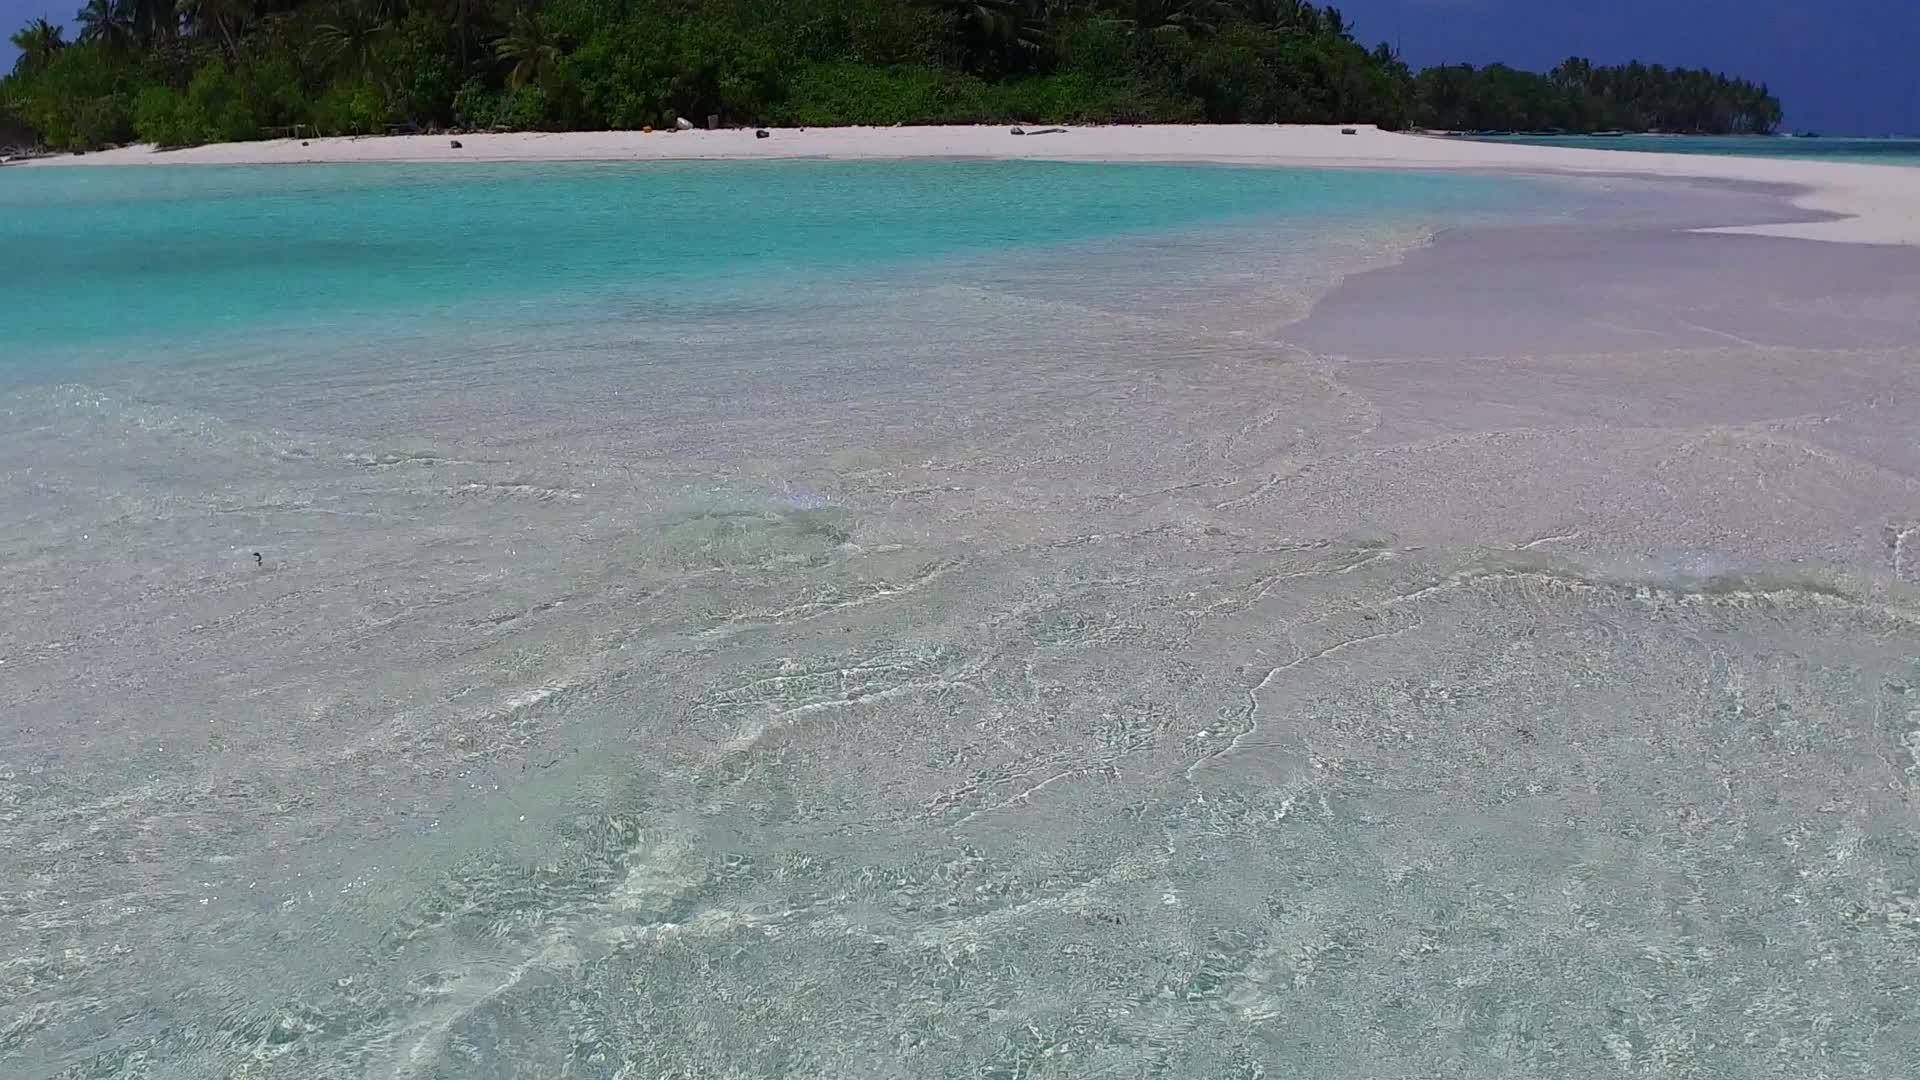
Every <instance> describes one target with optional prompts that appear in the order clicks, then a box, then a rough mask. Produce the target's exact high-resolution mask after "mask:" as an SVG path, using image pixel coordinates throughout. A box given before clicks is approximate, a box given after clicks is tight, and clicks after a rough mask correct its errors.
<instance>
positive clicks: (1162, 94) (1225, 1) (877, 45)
mask: <svg viewBox="0 0 1920 1080" xmlns="http://www.w3.org/2000/svg"><path fill="white" fill-rule="evenodd" d="M76 22H77V24H78V30H77V32H76V33H75V35H74V38H73V40H72V41H68V40H67V36H66V32H65V30H64V29H63V28H62V27H60V26H58V25H55V24H52V23H50V22H48V21H46V20H45V19H40V20H36V21H34V22H32V23H29V24H28V25H27V26H26V27H25V28H23V29H22V30H21V31H20V32H18V33H16V34H14V35H13V38H12V40H13V42H14V44H15V45H16V46H18V47H19V49H20V52H21V55H20V58H19V60H18V62H17V63H16V64H15V66H14V69H13V71H12V73H11V74H9V75H8V76H7V77H6V78H5V79H0V114H8V113H10V114H12V116H14V117H15V118H16V119H17V121H19V122H21V123H24V124H25V125H27V126H29V127H30V128H32V129H33V130H34V131H36V132H37V133H38V135H39V137H40V139H41V140H43V142H44V143H45V144H46V145H47V146H49V147H52V148H55V149H63V150H78V149H90V148H94V147H99V146H104V145H111V144H115V143H123V142H131V141H135V140H139V141H144V142H153V143H158V144H161V145H164V146H175V145H186V144H191V143H199V142H208V141H225V140H242V139H254V138H261V137H266V136H273V135H281V134H293V133H312V134H316V135H338V134H370V133H381V132H387V131H394V130H414V129H419V130H430V129H452V128H458V129H507V130H525V129H538V130H572V129H603V128H640V127H645V126H648V125H655V126H659V125H666V124H670V123H672V122H673V121H674V119H675V118H677V117H680V116H687V117H693V118H696V120H698V121H704V119H705V118H706V117H708V116H717V117H719V118H721V120H722V121H724V122H727V123H757V124H776V125H786V126H802V125H816V126H826V125H833V124H893V123H988V122H992V123H1001V122H1061V123H1097V122H1115V123H1141V122H1219V123H1228V122H1296V123H1341V122H1348V123H1350V122H1362V123H1377V124H1380V125H1381V126H1383V127H1389V128H1404V127H1408V126H1419V127H1426V128H1439V129H1450V130H1466V129H1564V130H1568V131H1590V130H1598V129H1620V130H1631V131H1645V130H1664V131H1676V132H1693V133H1725V132H1765V131H1771V130H1773V128H1774V127H1775V126H1776V125H1777V124H1778V123H1779V122H1780V104H1779V102H1778V101H1777V100H1776V99H1775V98H1774V97H1773V96H1772V95H1771V94H1770V93H1769V92H1768V91H1767V89H1766V87H1765V86H1756V85H1753V84H1751V83H1747V82H1745V81H1741V80H1735V79H1730V78H1727V77H1725V76H1722V75H1718V74H1714V73H1711V72H1706V71H1687V70H1670V69H1666V68H1662V67H1659V66H1644V65H1640V64H1630V65H1626V66H1624V67H1599V66H1594V65H1591V64H1589V63H1587V62H1586V61H1584V60H1569V61H1568V62H1566V63H1565V64H1562V65H1560V66H1559V67H1557V68H1555V69H1554V70H1553V71H1552V72H1550V73H1548V74H1545V75H1540V74H1534V73H1530V72H1523V71H1517V70H1514V69H1511V68H1507V67H1504V66H1501V65H1493V66H1490V67H1487V68H1481V69H1476V68H1472V67H1464V66H1457V67H1439V68H1431V69H1428V70H1426V71H1423V72H1420V73H1419V74H1418V75H1416V74H1414V73H1413V72H1412V71H1410V70H1409V69H1408V67H1407V66H1406V65H1405V64H1404V63H1402V62H1401V60H1400V58H1399V57H1398V56H1397V55H1396V54H1395V53H1394V52H1393V50H1391V49H1389V48H1387V47H1386V46H1385V45H1381V46H1379V47H1377V48H1373V49H1368V48H1366V47H1365V46H1363V45H1361V44H1360V43H1359V42H1358V41H1357V40H1356V38H1355V36H1354V34H1353V31H1352V28H1351V27H1349V26H1348V25H1347V22H1346V20H1345V19H1344V18H1343V17H1342V15H1341V13H1340V12H1339V10H1338V9H1337V8H1333V7H1330V6H1318V5H1315V4H1313V3H1311V2H1307V0H87V3H86V6H85V7H84V8H82V9H81V10H80V12H79V13H78V16H77V18H76ZM0 119H4V117H0ZM4 126H5V125H4V124H3V123H0V127H4Z"/></svg>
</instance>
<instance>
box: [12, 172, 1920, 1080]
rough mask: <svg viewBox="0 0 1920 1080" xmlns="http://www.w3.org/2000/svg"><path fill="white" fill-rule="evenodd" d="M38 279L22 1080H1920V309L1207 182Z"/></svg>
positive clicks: (115, 252) (724, 175) (1723, 210)
mask: <svg viewBox="0 0 1920 1080" xmlns="http://www.w3.org/2000/svg"><path fill="white" fill-rule="evenodd" d="M0 207H4V209H5V213H4V214H3V215H0V241H4V243H5V245H6V247H7V250H9V252H13V251H22V252H27V253H29V256H30V257H28V258H25V259H10V260H9V262H8V264H7V266H6V267H4V268H0V275H4V289H0V315H3V316H4V324H5V326H6V328H7V329H6V331H5V332H6V333H7V334H8V337H7V349H6V353H5V357H4V359H0V568H3V569H4V574H3V575H0V610H3V611H4V612H5V616H4V619H0V691H3V692H4V701H5V713H4V721H3V722H4V729H0V730H3V731H4V740H3V741H0V1074H4V1075H5V1076H7V1077H16V1076H17V1077H28V1078H50V1077H59V1078H63V1080H65V1078H72V1080H78V1078H82V1077H86V1078H109V1077H111V1078H134V1077H141V1078H147V1077H153V1078H161V1077H164V1078H201V1077H247V1078H279V1077H286V1078H309V1077H319V1078H325V1077H342V1078H344V1077H356V1078H358V1077H379V1078H421V1080H426V1078H443V1080H456V1078H458V1080H468V1078H507V1077H515V1078H535V1077H538V1078H587V1077H593V1078H609V1080H611V1078H624V1080H641V1078H645V1080H656V1078H663V1077H670V1078H696V1077H698V1078H715V1080H719V1078H728V1080H737V1078H816V1077H817V1078H852V1077H885V1078H893V1077H899V1078H906V1077H914V1078H921V1077H951V1078H962V1077H965V1078H987V1080H1015V1078H1020V1080H1027V1078H1040V1077H1061V1078H1065V1077H1076V1078H1077V1077H1157V1078H1180V1080H1186V1078H1193V1080H1202V1078H1205V1080H1214V1078H1235V1077H1238V1078H1247V1080H1252V1078H1256V1077H1267V1078H1276V1077H1291V1076H1313V1077H1352V1078H1360V1077H1380V1076H1394V1077H1416V1076H1417V1077H1462V1078H1467V1077H1472V1078H1484V1077H1516V1078H1518V1077H1615V1076H1622V1075H1641V1076H1671V1077H1682V1076H1685V1077H1730V1078H1731V1077H1738V1078H1743V1080H1744V1078H1753V1077H1794V1078H1802V1077H1814V1076H1823V1077H1899V1076H1905V1075H1910V1070H1911V1067H1912V1062H1914V1061H1916V1060H1920V1005H1917V1004H1916V1000H1917V999H1916V997H1915V988H1916V987H1915V980H1916V975H1915V972H1916V971H1920V834H1917V833H1916V821H1917V820H1920V819H1917V818H1916V808H1917V806H1920V804H1917V803H1916V799H1917V798H1920V599H1916V594H1915V589H1916V587H1920V422H1917V421H1916V419H1915V418H1916V417H1920V385H1917V383H1920V374H1917V373H1920V367H1917V366H1916V362H1917V361H1920V350H1917V349H1916V348H1915V345H1916V343H1920V332H1916V320H1917V319H1920V316H1916V315H1915V314H1914V311H1913V308H1912V305H1911V297H1912V296H1913V295H1915V291H1914V290H1915V289H1916V288H1917V287H1920V259H1916V258H1914V257H1911V255H1912V253H1906V252H1900V251H1897V250H1892V249H1886V250H1873V251H1870V250H1869V249H1852V248H1846V247H1840V246H1825V247H1821V246H1816V245H1806V244H1800V243H1798V242H1794V241H1775V240H1765V239H1761V238H1757V237H1744V236H1704V235H1689V234H1685V233H1682V232H1679V231H1676V230H1677V229H1678V228H1679V227H1680V226H1684V225H1688V224H1716V223H1726V222H1729V221H1732V220H1758V219H1762V218H1766V217H1767V216H1768V215H1774V216H1776V217H1777V216H1778V215H1779V214H1780V213H1781V210H1780V208H1779V207H1778V206H1776V205H1774V204H1772V203H1770V202H1768V201H1767V200H1765V199H1764V198H1762V197H1760V196H1753V195H1741V194H1735V193H1726V192H1709V191H1704V190H1698V189H1690V188H1689V189H1674V190H1665V189H1653V188H1645V187H1635V186H1632V185H1629V184H1626V183H1625V182H1615V181H1607V182H1605V183H1604V184H1593V183H1585V182H1583V183H1582V184H1580V185H1574V184H1572V182H1569V181H1552V182H1547V181H1538V182H1536V181H1521V180H1495V179H1490V178H1484V177H1426V176H1412V175H1387V174H1360V175H1355V174H1347V173H1338V172H1329V173H1294V172H1284V171H1256V170H1240V169H1212V168H1191V169H1182V168H1171V167H1153V168H1148V167H1107V166H1038V165H983V164H958V163H955V164H940V165H914V166H904V165H875V166H858V167H856V166H845V165H818V164H797V165H780V166H774V165H756V166H750V167H739V168H713V167H697V168H696V167H668V168H644V169H633V168H623V167H611V166H586V167H571V168H567V167H527V166H503V167H477V168H471V169H469V168H466V167H459V168H447V169H444V170H438V171H435V170H415V169H401V168H394V169H363V170H355V169H338V170H335V169H321V168H314V169H298V170H294V169H287V170H215V169H206V170H187V169H182V170H178V171H175V170H127V171H126V172H124V173H111V174H109V173H107V172H104V171H99V172H75V173H71V174H69V173H65V172H62V173H58V174H55V173H53V172H52V171H49V172H48V173H47V174H39V173H28V172H23V171H18V170H14V171H8V172H7V173H5V174H0ZM29 211H30V212H29ZM1436 233H1438V234H1439V236H1438V239H1437V240H1436V239H1435V237H1436Z"/></svg>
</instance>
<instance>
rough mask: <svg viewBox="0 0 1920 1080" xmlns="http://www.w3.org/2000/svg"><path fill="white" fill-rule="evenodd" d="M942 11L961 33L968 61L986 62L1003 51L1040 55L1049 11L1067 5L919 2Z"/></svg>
mask: <svg viewBox="0 0 1920 1080" xmlns="http://www.w3.org/2000/svg"><path fill="white" fill-rule="evenodd" d="M915 3H916V4H918V6H920V7H924V8H929V9H931V10H933V11H936V12H939V13H940V14H941V15H942V16H944V17H945V18H946V19H947V20H949V22H950V24H951V25H952V26H953V27H954V29H955V30H957V31H958V32H959V34H960V38H961V50H962V52H963V53H964V54H965V55H964V56H963V58H962V59H963V60H964V61H974V60H981V59H985V58H986V57H988V56H990V55H992V54H994V53H997V52H999V51H1000V50H1002V49H1009V48H1011V49H1016V50H1020V51H1024V52H1038V51H1040V50H1041V49H1042V48H1044V47H1045V45H1046V23H1047V17H1048V15H1049V9H1052V8H1061V7H1064V6H1065V5H1062V4H1058V3H1052V4H1050V3H1048V2H1046V0H915Z"/></svg>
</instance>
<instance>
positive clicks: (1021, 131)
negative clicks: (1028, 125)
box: [1007, 128, 1027, 135]
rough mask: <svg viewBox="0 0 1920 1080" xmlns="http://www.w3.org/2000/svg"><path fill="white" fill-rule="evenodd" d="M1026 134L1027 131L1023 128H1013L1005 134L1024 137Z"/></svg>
mask: <svg viewBox="0 0 1920 1080" xmlns="http://www.w3.org/2000/svg"><path fill="white" fill-rule="evenodd" d="M1026 133H1027V130H1026V129H1025V128H1014V129H1013V130H1012V131H1009V132H1007V134H1009V135H1025V134H1026Z"/></svg>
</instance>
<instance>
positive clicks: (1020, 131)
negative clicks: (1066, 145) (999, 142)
mask: <svg viewBox="0 0 1920 1080" xmlns="http://www.w3.org/2000/svg"><path fill="white" fill-rule="evenodd" d="M1066 133H1067V129H1066V128H1063V127H1050V128H1034V129H1033V130H1032V131H1028V130H1027V129H1026V128H1014V129H1013V130H1012V131H1010V132H1008V133H1007V134H1009V135H1065V134H1066Z"/></svg>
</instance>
